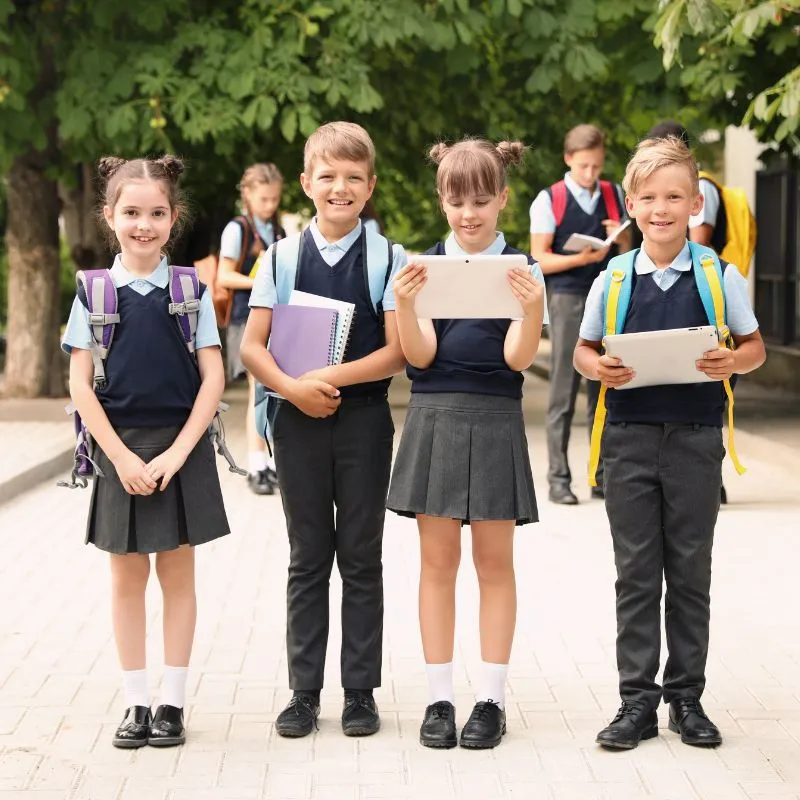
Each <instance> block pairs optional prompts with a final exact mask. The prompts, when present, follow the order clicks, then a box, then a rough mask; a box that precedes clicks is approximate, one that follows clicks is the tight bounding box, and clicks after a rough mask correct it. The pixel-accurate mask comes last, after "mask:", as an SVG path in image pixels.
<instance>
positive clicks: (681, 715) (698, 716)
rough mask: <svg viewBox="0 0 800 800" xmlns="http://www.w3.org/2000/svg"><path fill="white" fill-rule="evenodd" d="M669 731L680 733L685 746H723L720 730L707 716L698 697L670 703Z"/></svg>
mask: <svg viewBox="0 0 800 800" xmlns="http://www.w3.org/2000/svg"><path fill="white" fill-rule="evenodd" d="M669 729H670V730H671V731H673V732H674V733H679V734H680V735H681V741H682V742H683V743H684V744H694V745H700V746H705V747H716V746H717V745H720V744H722V734H721V733H720V732H719V728H718V727H717V726H716V725H715V724H714V723H713V722H712V721H711V720H710V719H709V718H708V717H707V716H706V712H705V711H703V706H702V705H700V699H699V698H697V697H681V698H679V699H677V700H672V701H671V702H670V704H669Z"/></svg>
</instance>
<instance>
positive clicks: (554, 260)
mask: <svg viewBox="0 0 800 800" xmlns="http://www.w3.org/2000/svg"><path fill="white" fill-rule="evenodd" d="M605 141H606V137H605V134H604V133H603V131H601V130H600V129H599V128H597V127H595V126H594V125H577V126H576V127H574V128H572V129H571V130H570V131H569V132H568V133H567V135H566V137H565V139H564V162H565V163H566V165H567V167H569V171H568V172H567V173H566V174H565V175H564V178H563V180H560V181H558V182H557V183H554V184H553V185H552V186H550V187H549V188H547V189H543V190H542V191H541V192H539V194H538V195H537V197H536V199H535V200H534V201H533V203H532V204H531V211H530V215H531V255H533V257H534V258H535V259H536V260H537V261H538V262H539V264H540V265H541V267H542V272H543V273H544V275H545V276H546V279H547V295H548V297H547V305H548V309H549V312H550V326H549V328H548V330H549V337H550V347H551V350H550V396H549V400H548V406H547V455H548V462H549V464H548V469H547V481H548V483H549V484H550V494H549V498H550V501H551V502H553V503H560V504H562V505H576V504H577V503H578V498H577V497H576V495H575V494H574V492H573V491H572V473H571V471H570V468H569V458H568V450H569V439H570V430H571V428H572V417H573V415H574V413H575V399H576V397H577V395H578V387H579V385H580V375H578V373H577V372H575V369H574V368H573V366H572V352H573V350H574V349H575V342H576V341H577V339H578V328H579V327H580V324H581V317H582V316H583V309H584V305H585V303H586V295H588V294H589V288H590V287H591V285H592V281H593V280H594V279H595V277H597V275H599V274H600V271H601V270H602V269H603V267H604V266H605V265H606V263H607V262H608V260H609V258H610V257H611V255H612V253H611V249H612V248H605V249H604V250H593V249H592V248H591V247H587V248H585V249H584V250H583V251H581V252H580V253H572V252H568V251H567V250H565V249H564V245H565V244H566V243H567V240H568V239H569V237H570V236H572V234H573V233H583V234H587V235H589V236H596V237H598V238H600V239H605V238H606V237H607V236H608V235H609V234H610V233H612V232H613V231H615V230H616V229H617V228H618V227H619V225H620V222H621V221H622V220H623V219H624V217H625V209H624V204H623V200H622V190H621V189H620V187H619V186H617V185H616V184H612V183H609V182H608V181H604V180H601V179H600V175H601V173H602V171H603V165H604V163H605ZM627 235H628V234H627V232H624V233H622V234H621V235H620V238H619V239H618V243H619V244H618V249H619V252H624V251H625V250H627V249H629V247H630V245H629V243H628V242H629V240H628V239H627V238H626V237H627ZM599 389H600V387H599V384H597V383H596V382H594V381H589V382H588V384H587V390H586V393H587V400H588V406H589V420H591V419H592V417H593V416H594V409H595V407H596V405H597V396H598V393H599ZM601 472H602V470H600V473H601ZM600 473H598V485H597V486H596V487H595V488H594V489H593V490H592V496H593V497H598V498H599V497H602V492H603V490H602V486H603V482H602V477H601V474H600Z"/></svg>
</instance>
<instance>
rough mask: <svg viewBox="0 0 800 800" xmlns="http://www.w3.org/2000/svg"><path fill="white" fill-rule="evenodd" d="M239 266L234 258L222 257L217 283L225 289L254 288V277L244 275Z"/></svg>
mask: <svg viewBox="0 0 800 800" xmlns="http://www.w3.org/2000/svg"><path fill="white" fill-rule="evenodd" d="M237 266H238V264H237V262H236V261H235V260H234V259H232V258H220V260H219V272H218V274H217V283H218V284H219V285H220V286H222V287H223V288H225V289H252V288H253V278H251V277H249V276H248V275H242V273H241V272H239V270H238V269H237V268H236V267H237Z"/></svg>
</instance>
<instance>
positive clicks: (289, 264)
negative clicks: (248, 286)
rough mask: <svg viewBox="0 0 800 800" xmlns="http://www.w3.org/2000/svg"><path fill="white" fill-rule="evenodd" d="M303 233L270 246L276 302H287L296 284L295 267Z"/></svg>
mask: <svg viewBox="0 0 800 800" xmlns="http://www.w3.org/2000/svg"><path fill="white" fill-rule="evenodd" d="M304 237H305V233H303V232H301V233H299V234H297V235H295V236H287V237H286V238H285V239H281V240H280V241H276V242H275V243H274V244H273V245H272V282H273V283H274V284H275V293H276V294H277V296H278V302H279V303H282V304H285V303H288V302H289V296H290V295H291V293H292V289H294V287H295V285H296V283H297V265H298V264H299V263H300V255H301V254H302V251H303V239H304Z"/></svg>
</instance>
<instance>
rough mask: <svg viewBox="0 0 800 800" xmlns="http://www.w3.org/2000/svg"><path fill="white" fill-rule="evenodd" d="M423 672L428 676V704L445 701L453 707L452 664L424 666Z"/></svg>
mask: <svg viewBox="0 0 800 800" xmlns="http://www.w3.org/2000/svg"><path fill="white" fill-rule="evenodd" d="M425 672H427V674H428V703H438V702H440V701H441V700H447V702H448V703H453V705H455V692H454V691H453V662H452V661H451V662H450V663H449V664H426V665H425Z"/></svg>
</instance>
